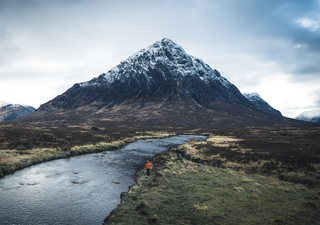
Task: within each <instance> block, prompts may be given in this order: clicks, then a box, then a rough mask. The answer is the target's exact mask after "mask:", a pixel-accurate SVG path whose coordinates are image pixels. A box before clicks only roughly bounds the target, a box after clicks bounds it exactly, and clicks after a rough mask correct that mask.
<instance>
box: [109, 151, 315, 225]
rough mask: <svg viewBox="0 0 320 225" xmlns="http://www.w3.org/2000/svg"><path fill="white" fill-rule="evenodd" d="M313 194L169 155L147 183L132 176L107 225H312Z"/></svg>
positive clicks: (140, 175) (141, 174)
mask: <svg viewBox="0 0 320 225" xmlns="http://www.w3.org/2000/svg"><path fill="white" fill-rule="evenodd" d="M155 160H157V159H155ZM155 160H154V161H155ZM319 193H320V188H317V187H313V188H311V187H308V186H305V185H302V184H293V183H289V182H284V181H279V180H278V179H275V178H271V177H266V176H262V175H250V174H245V173H243V172H235V171H233V170H230V169H221V168H215V167H211V166H198V164H197V163H192V162H190V161H186V160H177V159H176V157H175V153H171V156H170V157H169V158H167V162H166V163H165V165H163V166H161V168H160V167H159V168H156V167H155V168H153V170H152V174H151V176H150V177H146V174H145V171H144V170H143V171H140V172H138V179H137V183H136V184H135V185H133V186H132V187H131V189H130V191H129V192H128V193H126V194H123V195H122V203H121V204H120V206H119V207H118V208H117V209H116V210H115V211H114V213H113V214H112V215H111V216H110V217H109V220H108V221H107V224H150V223H158V224H279V223H284V224H313V223H314V224H317V223H319V222H320V216H319V207H320V201H319V200H317V199H319V196H318V195H319Z"/></svg>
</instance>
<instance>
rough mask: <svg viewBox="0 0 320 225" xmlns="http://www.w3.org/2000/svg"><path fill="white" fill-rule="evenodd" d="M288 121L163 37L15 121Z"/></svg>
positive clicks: (128, 124)
mask: <svg viewBox="0 0 320 225" xmlns="http://www.w3.org/2000/svg"><path fill="white" fill-rule="evenodd" d="M288 121H289V119H287V118H284V117H282V116H281V115H280V114H275V113H272V112H270V111H268V110H264V109H261V108H259V107H257V106H256V105H255V104H253V103H251V102H250V101H248V99H247V98H245V97H244V96H243V95H242V94H241V93H240V91H239V90H238V88H237V87H236V86H235V85H233V84H232V83H230V82H229V81H228V80H227V79H226V78H224V77H223V76H221V74H220V73H219V72H218V71H217V70H214V69H212V68H211V67H210V66H209V65H207V64H206V63H205V62H204V61H202V60H201V59H199V58H196V57H193V56H191V55H189V54H187V53H186V52H185V51H184V49H183V48H182V47H181V46H179V45H178V44H176V43H174V42H173V41H172V40H170V39H167V38H164V39H162V40H161V41H157V42H156V43H154V44H153V45H151V46H149V47H147V48H145V49H142V50H140V51H139V52H137V53H135V54H134V55H132V56H130V57H129V58H128V59H126V60H124V61H122V62H121V63H120V64H119V65H118V66H116V67H114V68H113V69H111V70H110V71H108V72H107V73H103V74H101V75H100V76H98V77H96V78H93V79H92V80H90V81H87V82H82V83H77V84H75V85H73V86H72V87H71V88H69V89H68V90H67V91H66V92H64V93H63V94H61V95H59V96H57V97H56V98H54V99H52V100H51V101H49V102H47V103H45V104H43V105H41V106H40V107H39V108H38V109H37V111H36V112H35V113H33V114H31V115H29V116H27V117H23V118H20V119H18V120H16V121H15V122H17V123H18V122H19V123H26V124H37V125H48V126H52V125H54V126H56V125H69V124H90V125H96V126H105V127H108V128H110V129H120V128H132V129H138V128H149V127H150V128H151V129H152V128H154V127H221V126H254V125H259V124H270V123H277V124H279V123H282V122H288Z"/></svg>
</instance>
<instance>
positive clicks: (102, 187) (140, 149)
mask: <svg viewBox="0 0 320 225" xmlns="http://www.w3.org/2000/svg"><path fill="white" fill-rule="evenodd" d="M194 137H203V138H205V137H204V136H192V135H181V136H177V137H171V138H167V139H147V140H139V141H137V142H134V143H131V144H128V145H127V146H126V147H124V148H123V149H120V150H117V151H112V152H102V153H99V154H90V155H83V156H77V157H72V158H68V159H59V160H54V161H50V162H46V163H42V164H38V165H35V166H31V167H29V168H26V169H23V170H21V171H17V172H16V173H14V174H13V175H7V176H5V177H3V178H2V179H1V180H0V212H1V214H0V222H1V224H24V225H26V224H63V225H68V224H85V225H89V224H102V222H103V220H104V219H105V218H106V217H107V216H108V215H109V214H110V212H111V211H112V210H113V209H114V208H116V207H117V205H118V204H119V203H120V194H121V192H126V191H128V187H129V186H130V185H132V184H133V183H134V174H135V172H136V171H137V170H138V169H139V168H141V167H143V166H144V163H145V161H146V160H147V159H149V158H151V157H153V156H155V155H156V154H158V153H161V152H163V151H166V150H168V149H169V148H170V147H172V146H174V145H178V144H182V143H184V142H186V141H187V140H189V139H191V138H194Z"/></svg>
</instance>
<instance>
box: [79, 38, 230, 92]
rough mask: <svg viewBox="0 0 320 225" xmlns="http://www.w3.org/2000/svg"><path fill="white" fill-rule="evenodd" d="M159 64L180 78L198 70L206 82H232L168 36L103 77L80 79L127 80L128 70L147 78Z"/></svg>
mask: <svg viewBox="0 0 320 225" xmlns="http://www.w3.org/2000/svg"><path fill="white" fill-rule="evenodd" d="M159 64H163V65H167V66H169V68H170V70H171V71H172V72H174V74H175V78H176V79H183V78H184V77H186V76H188V75H192V74H198V75H199V77H200V79H201V80H203V81H204V82H205V83H209V81H210V80H212V79H214V80H217V81H219V82H220V83H221V84H223V85H224V86H225V87H229V86H230V85H231V83H230V82H229V81H228V80H227V79H226V78H224V77H222V76H221V75H220V73H219V72H218V71H216V70H213V69H211V68H210V66H209V65H207V64H206V63H205V62H203V61H202V60H201V59H198V58H196V57H193V56H191V55H189V54H187V53H186V52H185V51H184V49H183V48H182V47H181V46H180V45H178V44H176V43H174V42H173V41H172V40H170V39H168V38H164V39H163V40H161V41H157V42H156V43H154V44H153V45H150V46H148V47H147V48H144V49H142V50H140V51H139V52H137V53H135V54H133V55H132V56H130V57H129V58H128V59H126V60H124V61H122V62H121V63H120V64H119V65H118V66H116V67H114V68H113V69H111V70H110V71H108V72H107V73H104V74H102V75H100V76H99V78H94V79H92V80H91V81H88V82H83V83H80V86H81V87H84V86H87V85H101V83H104V84H110V83H112V82H114V81H117V80H125V79H128V78H129V77H130V73H128V71H133V72H136V73H139V74H144V75H145V76H146V79H147V80H150V79H152V76H150V73H148V72H150V71H151V70H153V69H155V68H156V65H159Z"/></svg>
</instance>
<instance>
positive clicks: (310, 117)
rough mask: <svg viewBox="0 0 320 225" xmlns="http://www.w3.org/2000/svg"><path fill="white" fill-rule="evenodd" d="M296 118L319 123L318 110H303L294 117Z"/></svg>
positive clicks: (319, 111) (319, 112) (319, 114)
mask: <svg viewBox="0 0 320 225" xmlns="http://www.w3.org/2000/svg"><path fill="white" fill-rule="evenodd" d="M295 119H297V120H303V121H308V122H316V123H320V110H319V109H318V110H310V111H305V112H303V113H301V114H299V115H298V116H297V117H295Z"/></svg>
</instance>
